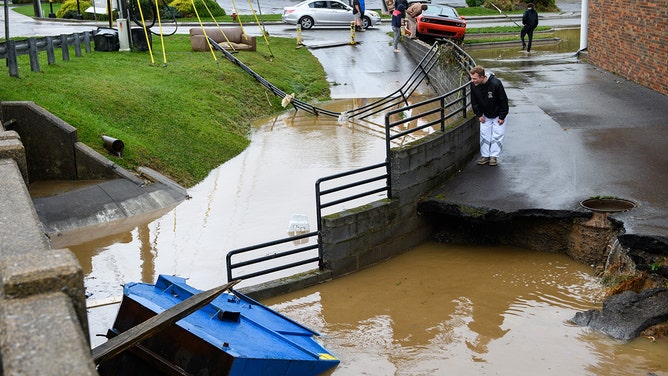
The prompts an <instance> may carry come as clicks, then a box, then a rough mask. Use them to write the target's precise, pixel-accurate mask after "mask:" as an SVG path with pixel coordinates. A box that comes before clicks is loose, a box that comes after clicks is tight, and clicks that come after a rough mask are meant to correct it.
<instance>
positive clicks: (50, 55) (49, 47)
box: [45, 37, 56, 65]
mask: <svg viewBox="0 0 668 376" xmlns="http://www.w3.org/2000/svg"><path fill="white" fill-rule="evenodd" d="M45 39H46V60H47V62H48V63H49V65H53V64H55V63H56V55H55V53H54V52H53V51H54V50H53V37H45Z"/></svg>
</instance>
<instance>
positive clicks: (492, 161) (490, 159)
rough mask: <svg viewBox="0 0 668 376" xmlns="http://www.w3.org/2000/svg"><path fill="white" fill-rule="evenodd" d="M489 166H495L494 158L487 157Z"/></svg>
mask: <svg viewBox="0 0 668 376" xmlns="http://www.w3.org/2000/svg"><path fill="white" fill-rule="evenodd" d="M489 165H490V166H496V157H489Z"/></svg>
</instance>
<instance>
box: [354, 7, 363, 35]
mask: <svg viewBox="0 0 668 376" xmlns="http://www.w3.org/2000/svg"><path fill="white" fill-rule="evenodd" d="M363 16H364V12H363V11H362V5H361V4H360V0H353V19H354V20H355V31H363V29H362V17H363Z"/></svg>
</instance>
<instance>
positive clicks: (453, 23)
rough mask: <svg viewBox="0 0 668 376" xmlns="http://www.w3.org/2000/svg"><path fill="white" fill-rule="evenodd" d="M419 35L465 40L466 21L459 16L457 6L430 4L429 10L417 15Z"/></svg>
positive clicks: (458, 40)
mask: <svg viewBox="0 0 668 376" xmlns="http://www.w3.org/2000/svg"><path fill="white" fill-rule="evenodd" d="M416 20H417V36H418V37H420V36H428V37H433V38H449V39H454V40H455V41H457V42H462V41H463V40H464V34H466V21H465V20H464V18H463V17H461V16H459V13H457V10H456V9H455V8H452V7H449V6H441V5H429V7H428V8H427V10H424V11H422V14H420V15H419V16H417V17H416Z"/></svg>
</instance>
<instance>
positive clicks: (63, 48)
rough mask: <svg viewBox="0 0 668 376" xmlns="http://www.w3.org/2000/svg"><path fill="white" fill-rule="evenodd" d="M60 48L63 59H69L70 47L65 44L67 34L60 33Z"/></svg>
mask: <svg viewBox="0 0 668 376" xmlns="http://www.w3.org/2000/svg"><path fill="white" fill-rule="evenodd" d="M60 50H61V51H63V61H70V49H69V47H68V45H67V35H65V34H61V35H60Z"/></svg>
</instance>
